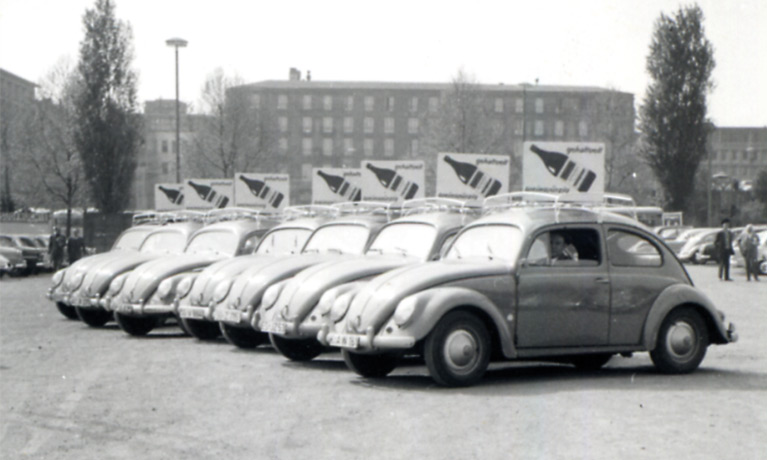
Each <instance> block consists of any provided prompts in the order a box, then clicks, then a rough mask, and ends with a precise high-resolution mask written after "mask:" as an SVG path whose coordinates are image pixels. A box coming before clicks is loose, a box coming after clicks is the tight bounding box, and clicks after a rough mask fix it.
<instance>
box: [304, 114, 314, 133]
mask: <svg viewBox="0 0 767 460" xmlns="http://www.w3.org/2000/svg"><path fill="white" fill-rule="evenodd" d="M303 129H304V132H305V133H307V134H308V133H310V132H312V117H304V118H303Z"/></svg>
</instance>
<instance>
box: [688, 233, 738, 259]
mask: <svg viewBox="0 0 767 460" xmlns="http://www.w3.org/2000/svg"><path fill="white" fill-rule="evenodd" d="M719 230H720V229H718V228H709V229H706V230H703V231H700V232H698V233H697V234H695V235H693V236H692V237H691V238H690V239H689V240H687V242H686V243H685V244H684V246H682V248H681V249H680V250H679V254H678V256H679V260H681V261H682V262H692V263H694V264H705V263H706V262H708V261H711V260H713V261H714V262H718V261H717V260H716V254H715V253H714V240H716V234H717V233H719ZM733 246H735V236H733Z"/></svg>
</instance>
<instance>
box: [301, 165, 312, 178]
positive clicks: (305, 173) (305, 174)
mask: <svg viewBox="0 0 767 460" xmlns="http://www.w3.org/2000/svg"><path fill="white" fill-rule="evenodd" d="M301 177H302V178H304V179H311V177H312V164H311V163H304V164H302V165H301Z"/></svg>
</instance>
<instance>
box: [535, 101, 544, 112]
mask: <svg viewBox="0 0 767 460" xmlns="http://www.w3.org/2000/svg"><path fill="white" fill-rule="evenodd" d="M535 113H543V99H541V98H540V97H539V98H536V99H535Z"/></svg>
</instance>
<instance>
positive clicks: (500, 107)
mask: <svg viewBox="0 0 767 460" xmlns="http://www.w3.org/2000/svg"><path fill="white" fill-rule="evenodd" d="M495 111H496V113H503V99H501V98H500V97H496V98H495Z"/></svg>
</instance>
